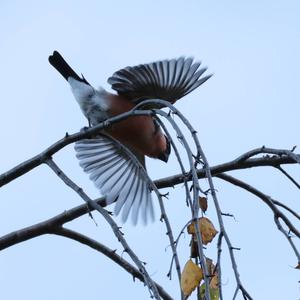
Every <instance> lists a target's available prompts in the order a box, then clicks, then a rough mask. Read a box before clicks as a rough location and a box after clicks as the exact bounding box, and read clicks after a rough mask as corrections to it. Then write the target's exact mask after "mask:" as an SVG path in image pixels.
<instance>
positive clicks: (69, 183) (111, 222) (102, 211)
mask: <svg viewBox="0 0 300 300" xmlns="http://www.w3.org/2000/svg"><path fill="white" fill-rule="evenodd" d="M46 163H47V165H48V166H49V167H50V168H51V169H52V170H53V172H54V173H55V174H56V175H57V176H58V177H59V178H60V179H61V180H62V181H63V182H64V183H65V184H66V185H67V186H69V187H70V188H71V189H72V190H74V191H75V192H76V193H77V194H78V195H79V196H80V197H81V198H82V199H83V200H84V201H85V202H87V203H88V204H89V205H90V206H91V207H93V208H94V209H95V210H97V211H98V212H99V213H100V214H101V215H102V216H103V217H104V219H105V220H106V222H107V223H108V224H109V225H110V227H111V228H112V230H113V233H114V234H115V236H116V238H117V239H118V241H119V242H120V243H121V244H122V246H123V248H124V251H125V252H127V253H128V255H129V256H130V257H131V259H132V260H133V262H134V263H135V264H136V265H137V267H138V268H139V270H140V272H141V273H142V274H143V276H144V279H145V284H146V285H147V286H148V288H149V291H150V293H151V292H153V296H154V297H155V299H160V296H159V293H158V291H157V288H156V286H155V285H154V283H153V281H152V279H151V277H150V276H149V274H148V272H147V270H146V268H145V267H144V265H143V263H142V262H141V261H140V260H139V258H138V257H137V255H136V254H135V253H134V252H133V250H132V249H131V248H130V247H129V245H128V243H127V242H126V240H125V238H124V237H123V234H122V232H121V231H120V229H119V227H118V226H117V224H116V223H115V221H114V220H113V219H112V218H111V216H110V215H109V213H108V212H107V211H106V210H105V209H104V208H102V207H101V206H100V205H98V204H97V203H96V202H94V201H93V200H92V199H90V198H89V196H88V195H87V194H86V193H85V192H84V191H83V190H82V188H80V187H79V186H77V185H76V184H75V183H74V182H73V181H72V180H71V179H70V178H69V177H68V176H67V175H66V174H65V173H64V172H63V171H62V170H61V169H60V168H59V167H58V166H57V165H56V163H55V162H54V161H53V160H52V159H50V158H49V159H47V160H46Z"/></svg>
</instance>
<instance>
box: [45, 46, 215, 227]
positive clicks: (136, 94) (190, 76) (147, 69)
mask: <svg viewBox="0 0 300 300" xmlns="http://www.w3.org/2000/svg"><path fill="white" fill-rule="evenodd" d="M49 62H50V64H51V65H52V66H53V67H54V68H55V69H56V70H57V71H58V72H59V73H60V74H61V75H62V76H63V77H64V78H65V79H66V80H67V81H68V83H69V84H70V86H71V90H72V92H73V95H74V97H75V99H76V100H77V102H78V104H79V106H80V108H81V110H82V112H83V114H84V115H85V117H86V118H87V119H88V121H89V124H90V125H92V126H94V125H97V124H98V123H100V122H103V121H104V120H105V119H107V118H109V117H113V116H116V115H119V114H122V113H124V112H127V111H129V110H130V109H132V108H133V107H134V106H135V105H136V104H138V103H140V102H141V101H143V100H146V99H163V100H166V101H169V102H170V103H172V104H173V103H174V102H176V101H177V100H178V99H180V98H182V97H183V96H185V95H187V94H188V93H190V92H191V91H193V90H194V89H196V88H197V87H199V86H200V85H201V84H202V83H204V82H205V81H206V80H207V79H209V78H210V76H211V75H208V76H203V77H201V75H202V74H203V73H204V72H205V71H206V68H200V69H199V67H200V63H199V62H193V59H192V58H184V57H180V58H178V59H172V60H162V61H158V62H154V63H150V64H143V65H138V66H135V67H126V68H124V69H121V70H119V71H117V72H115V73H114V74H113V75H112V76H111V77H110V78H109V79H108V83H109V84H111V86H112V89H113V90H115V91H116V92H117V93H118V94H111V93H109V92H107V91H105V90H104V89H103V88H99V89H95V88H94V87H92V86H91V85H90V84H89V82H88V81H87V80H86V79H85V78H84V77H83V76H82V77H80V76H78V75H77V74H76V73H75V71H74V70H73V69H72V68H71V67H70V66H69V65H68V64H67V62H66V61H65V60H64V58H63V57H62V56H61V55H60V54H59V53H58V52H57V51H54V52H53V55H51V56H49ZM115 140H117V141H119V142H120V143H121V144H122V145H125V147H124V149H123V148H122V149H120V144H119V143H117V142H116V141H115ZM75 150H76V152H77V153H76V156H77V158H78V159H79V161H80V166H81V167H82V168H83V169H84V171H85V172H87V173H89V174H90V178H91V180H92V181H94V183H95V185H96V186H97V188H99V189H100V190H101V193H102V194H103V195H105V196H106V203H107V204H110V203H112V202H116V205H115V213H116V214H119V212H120V211H121V209H122V220H123V221H124V222H125V221H126V220H127V218H128V215H129V213H130V211H131V216H132V220H133V223H134V224H136V223H137V220H138V216H139V215H141V216H142V219H143V220H144V222H145V223H147V220H148V219H149V218H150V219H153V218H154V211H153V203H152V199H151V189H150V187H149V184H148V181H147V178H146V173H145V155H146V156H149V157H152V158H158V159H160V160H162V161H164V162H167V161H168V157H169V154H170V150H171V149H170V142H169V140H168V138H167V137H166V136H165V135H164V134H163V132H162V130H161V128H160V126H159V125H158V123H157V122H156V121H155V120H154V119H153V118H152V117H151V116H131V117H129V118H127V119H126V120H123V121H121V122H118V123H115V124H113V125H112V126H111V127H109V128H108V129H105V131H104V132H103V134H99V135H98V136H97V137H95V138H92V139H85V140H81V141H79V142H77V143H76V144H75ZM128 151H131V153H133V154H134V155H135V157H136V158H137V159H138V161H139V162H140V164H139V163H137V162H136V160H133V159H132V155H128ZM141 165H142V166H143V168H142V167H141Z"/></svg>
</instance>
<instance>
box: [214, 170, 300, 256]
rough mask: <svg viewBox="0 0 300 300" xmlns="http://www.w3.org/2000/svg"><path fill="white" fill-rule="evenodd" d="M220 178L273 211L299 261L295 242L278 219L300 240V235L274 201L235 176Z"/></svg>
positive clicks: (223, 175)
mask: <svg viewBox="0 0 300 300" xmlns="http://www.w3.org/2000/svg"><path fill="white" fill-rule="evenodd" d="M217 177H218V178H220V179H223V180H225V181H227V182H230V183H232V184H234V185H236V186H239V187H241V188H242V189H244V190H246V191H248V192H250V193H251V194H253V195H255V196H257V197H258V198H260V199H261V200H262V201H263V202H264V203H266V204H267V205H268V206H269V207H270V208H271V210H272V212H273V214H274V221H275V223H276V225H277V227H278V229H279V230H280V231H281V232H282V233H283V234H284V236H285V237H286V238H287V239H288V241H289V243H290V245H291V246H292V249H293V251H294V253H295V255H296V257H297V259H298V261H299V252H298V251H297V249H296V247H295V245H294V243H293V241H292V240H291V239H290V237H289V235H288V234H287V233H286V231H285V230H284V229H283V228H282V226H281V224H280V222H279V221H278V219H279V218H280V219H282V220H283V221H284V223H285V224H286V226H287V227H288V229H289V231H291V232H293V233H294V234H295V235H296V236H297V237H298V238H300V233H299V231H298V230H297V229H296V228H295V227H294V225H293V224H292V223H291V222H290V220H289V219H288V218H287V217H286V216H285V215H284V214H283V213H282V212H281V211H280V210H279V209H278V208H277V206H276V205H275V204H274V200H273V199H272V198H271V197H270V196H268V195H266V194H264V193H263V192H261V191H259V190H258V189H256V188H255V187H253V186H251V185H249V184H248V183H246V182H243V181H242V180H240V179H237V178H235V177H233V176H229V175H227V174H219V175H217Z"/></svg>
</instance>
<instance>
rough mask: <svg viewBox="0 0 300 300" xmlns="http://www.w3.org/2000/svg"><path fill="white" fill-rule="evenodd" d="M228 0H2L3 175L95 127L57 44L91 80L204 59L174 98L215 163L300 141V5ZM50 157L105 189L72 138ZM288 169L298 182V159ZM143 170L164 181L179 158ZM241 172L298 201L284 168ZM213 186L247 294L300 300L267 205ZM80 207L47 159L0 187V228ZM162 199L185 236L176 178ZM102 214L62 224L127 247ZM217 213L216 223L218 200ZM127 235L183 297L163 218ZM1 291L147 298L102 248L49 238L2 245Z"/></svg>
mask: <svg viewBox="0 0 300 300" xmlns="http://www.w3.org/2000/svg"><path fill="white" fill-rule="evenodd" d="M220 2H221V1H209V2H204V1H195V0H194V1H185V2H184V1H176V0H173V1H142V0H139V1H121V0H119V1H47V2H46V1H5V0H4V1H1V4H0V33H1V34H0V36H1V47H0V66H1V72H0V83H1V103H2V108H1V110H0V126H1V128H2V130H1V135H0V137H1V141H2V149H1V160H0V173H2V172H4V171H6V170H8V169H9V168H11V167H13V166H14V165H15V164H17V163H19V162H21V161H23V160H25V159H27V158H30V157H31V156H33V155H35V154H37V153H38V152H40V151H41V150H43V149H44V148H46V147H47V146H49V145H50V144H51V143H53V142H54V141H56V140H58V139H59V138H61V137H62V136H63V135H64V133H65V132H66V131H68V132H75V131H77V130H79V129H80V128H81V127H82V126H84V125H86V121H85V119H84V117H83V116H82V115H81V112H80V110H79V108H78V106H77V104H76V102H75V101H74V99H73V97H72V94H71V93H70V90H69V87H68V85H67V84H66V82H65V81H64V80H63V79H62V78H61V77H60V76H59V75H58V74H57V72H56V71H55V70H53V68H52V67H51V66H50V65H49V64H48V60H47V59H48V56H49V54H50V53H51V52H52V51H53V50H55V49H56V50H59V51H60V52H61V53H62V54H63V55H64V56H65V58H66V59H67V60H68V61H69V62H70V64H71V65H72V66H73V67H74V69H75V70H77V71H78V72H82V73H83V74H84V75H85V77H86V78H87V79H88V80H89V81H90V82H91V83H92V84H94V85H95V86H99V85H102V86H103V87H105V88H109V86H108V84H107V83H106V79H107V78H108V77H109V76H110V75H111V74H112V73H113V72H114V71H116V70H117V69H119V68H122V67H124V66H127V65H134V64H139V63H143V62H150V61H153V60H158V59H163V58H173V57H178V56H181V55H186V56H194V57H195V58H196V59H197V60H202V61H203V63H204V65H206V66H208V68H209V72H212V73H214V76H213V77H212V78H211V79H210V80H209V81H208V82H207V83H206V84H205V85H203V86H202V87H201V88H199V89H198V90H196V91H195V92H193V93H192V94H190V95H188V96H187V97H186V98H185V99H183V100H180V102H178V104H177V107H178V108H179V109H180V110H181V111H182V112H183V113H184V115H185V116H186V117H187V118H189V120H190V121H191V123H192V124H193V125H194V127H195V128H196V129H197V130H198V132H199V139H200V142H201V144H202V146H203V148H204V150H205V152H206V154H207V157H208V159H209V161H210V164H211V165H214V164H217V163H221V162H225V161H228V160H231V159H233V158H235V157H236V156H238V155H240V154H242V153H243V152H245V151H247V150H249V149H252V148H256V147H260V146H262V145H266V146H269V147H278V148H289V149H290V148H291V147H292V146H294V145H297V144H298V145H299V144H300V138H299V112H300V104H299V96H300V91H299V79H300V76H299V69H300V59H299V53H300V43H299V36H300V18H299V15H300V3H299V1H258V0H257V1H248V2H247V3H246V1H223V2H222V3H220ZM208 3H209V4H208ZM54 158H55V160H56V161H57V162H58V163H59V164H60V166H61V167H62V168H63V169H64V170H65V171H66V172H67V174H68V175H70V177H71V178H72V179H73V180H75V181H76V182H77V183H78V184H80V185H81V186H82V187H83V188H84V189H85V191H86V192H87V193H88V194H89V195H91V196H92V197H96V196H98V192H97V190H96V189H95V188H94V186H93V184H92V183H91V182H90V181H89V180H88V178H87V176H86V175H85V174H83V173H82V170H81V169H80V168H79V166H78V162H77V161H76V159H75V157H74V152H73V147H72V146H69V147H67V148H66V149H64V150H63V151H61V152H60V153H59V154H57V155H55V157H54ZM287 169H288V170H290V171H291V173H292V174H293V175H294V176H295V177H296V178H297V179H298V180H300V176H299V168H296V167H295V166H294V167H289V168H287ZM148 170H149V173H150V176H151V177H152V178H153V179H157V178H161V177H164V176H168V175H171V174H173V173H174V172H178V167H177V166H176V164H175V160H174V158H172V159H171V160H170V163H169V164H168V165H163V163H162V162H157V161H153V160H151V161H150V160H149V161H148ZM234 174H236V176H237V177H239V178H241V179H245V180H247V181H248V182H249V183H251V184H253V185H254V186H256V187H257V188H260V189H261V190H262V191H263V192H265V193H267V194H270V195H272V196H273V197H274V198H275V199H278V200H281V201H283V202H286V203H288V204H290V205H291V206H293V207H294V208H295V209H298V210H299V204H298V203H297V201H299V190H297V189H296V187H294V186H292V185H291V184H290V183H289V182H288V181H287V179H285V178H283V177H282V175H281V174H279V173H278V172H276V171H275V170H272V169H267V168H263V169H252V170H248V171H247V172H242V171H240V172H235V173H234ZM202 184H203V183H202ZM215 184H216V188H217V189H218V191H219V192H218V196H219V199H220V202H221V206H222V208H223V211H225V212H229V213H233V214H234V215H235V217H236V221H234V220H233V219H226V220H225V223H226V226H227V228H228V232H229V233H230V236H231V239H232V242H233V244H234V245H235V246H236V247H241V248H242V251H240V252H238V253H236V256H237V260H238V264H239V271H240V275H241V279H242V281H243V282H244V284H245V286H246V287H247V288H248V290H249V292H250V293H251V295H252V296H253V297H254V299H276V300H277V299H278V300H279V299H289V300H290V299H291V300H293V299H295V300H296V299H299V297H300V291H299V285H298V284H297V282H298V280H299V271H298V272H297V271H296V270H294V269H293V267H294V266H295V265H296V259H295V257H294V256H293V253H292V251H291V249H290V248H289V246H288V244H287V241H286V240H285V239H284V238H283V236H282V235H281V233H279V232H278V230H277V229H276V228H275V225H274V224H273V218H272V214H271V213H270V211H269V209H268V208H267V207H266V206H265V205H264V204H262V203H261V201H260V200H258V199H256V198H255V197H253V196H251V195H249V194H247V193H245V192H243V191H240V190H239V189H238V188H235V187H231V186H230V185H228V184H224V183H223V182H221V181H219V180H215ZM80 203H82V200H81V199H80V198H79V197H78V196H77V195H76V194H74V193H73V192H72V191H70V190H69V189H67V188H66V187H65V186H64V185H63V184H62V183H61V182H60V181H59V179H58V178H57V177H56V176H55V175H54V174H52V173H51V172H50V170H48V169H47V168H46V167H45V166H41V167H39V168H37V169H35V170H33V171H31V172H30V173H28V174H27V175H25V176H23V177H22V178H20V179H18V180H16V181H14V182H12V183H10V184H9V185H7V186H5V187H4V188H2V189H1V190H0V235H3V234H5V233H8V232H10V231H13V230H16V229H19V228H22V227H24V226H28V225H31V224H34V223H36V222H38V221H42V220H44V219H45V218H48V217H51V216H53V215H55V214H58V213H60V212H62V211H63V210H66V209H68V208H71V207H73V206H76V205H78V204H80ZM166 206H167V209H168V211H169V212H170V218H171V221H172V224H173V226H174V228H175V235H177V233H178V232H179V230H180V229H181V227H182V226H183V225H184V224H185V223H186V221H187V220H188V217H189V215H188V213H189V210H188V209H186V207H185V205H184V194H183V189H182V188H181V187H180V186H179V187H177V189H176V190H170V200H169V201H167V203H166ZM156 208H158V207H157V204H156ZM158 215H159V212H158V209H157V216H158ZM94 216H95V218H96V219H97V222H98V223H99V226H98V227H95V225H94V223H93V222H92V221H91V220H90V219H89V218H88V217H86V216H85V217H83V218H81V219H79V220H77V221H76V222H73V223H71V224H68V225H67V226H68V227H70V228H74V229H77V230H78V231H80V232H83V233H86V234H88V235H90V236H92V237H94V238H95V239H97V240H99V241H100V242H103V243H105V244H106V245H108V246H109V247H111V248H117V249H121V248H120V245H119V244H118V243H117V242H116V241H115V238H114V237H113V235H112V234H111V231H110V229H109V228H108V226H107V225H105V224H104V223H103V222H102V220H101V218H100V217H99V216H97V214H94ZM208 217H209V218H211V219H212V220H215V214H214V209H213V206H212V205H210V207H209V211H208ZM157 219H158V218H157ZM215 223H217V222H216V221H215ZM297 225H298V226H299V223H298V224H297ZM124 231H125V233H126V235H125V237H126V238H127V239H128V242H129V244H130V245H131V246H132V248H133V249H134V250H135V251H136V252H137V254H138V255H139V257H140V258H141V260H143V261H147V263H148V264H147V267H148V269H149V272H150V274H151V275H152V276H153V278H154V279H155V280H157V281H159V282H161V283H162V284H163V285H164V286H165V288H166V290H167V291H168V292H169V293H170V294H171V295H173V296H174V297H175V298H177V299H178V284H177V280H176V275H175V272H174V274H173V278H174V279H173V281H171V282H170V281H169V280H168V279H167V278H166V274H167V272H168V268H169V263H170V259H171V251H170V248H169V247H167V246H168V240H167V238H166V236H165V228H164V226H163V225H162V224H161V223H160V222H159V221H158V220H157V221H156V222H155V223H154V224H152V225H149V226H147V227H143V226H138V227H133V226H131V225H130V224H126V225H125V226H124ZM188 243H189V238H188V237H187V236H186V237H185V238H184V239H182V241H181V244H180V247H179V250H180V253H179V256H180V260H181V262H182V265H183V264H184V262H185V261H186V260H187V259H188V257H189V249H188ZM215 247H216V243H215V242H214V243H212V244H211V245H210V246H209V249H208V256H210V257H212V258H215V255H216V251H215V250H216V249H215ZM298 247H299V243H298ZM165 249H166V251H165ZM118 253H121V252H120V250H118ZM123 256H124V258H128V257H127V255H126V254H123ZM223 262H224V269H223V275H224V277H223V285H224V287H223V288H224V293H225V299H231V295H232V292H233V290H234V279H233V276H232V273H231V271H230V270H231V269H230V262H229V259H228V255H227V254H226V251H224V257H223ZM95 287H96V288H95ZM0 288H1V299H2V298H3V299H6V300H11V299H12V300H14V299H20V298H22V299H30V300H37V299H44V300H50V299H51V300H62V299H83V298H85V299H120V298H123V299H124V298H125V299H126V298H130V299H148V298H149V297H148V291H147V289H146V288H144V287H143V285H142V284H141V283H139V282H135V283H134V282H133V281H132V278H131V277H130V276H129V275H128V274H127V273H126V272H124V271H123V270H121V269H120V268H119V267H118V266H116V265H115V264H113V263H111V262H110V260H108V259H107V258H106V257H104V256H102V255H101V254H99V253H97V252H95V251H93V250H91V249H89V248H87V247H85V246H82V245H80V244H78V243H75V242H73V241H70V240H66V239H62V238H58V237H54V236H43V237H40V238H37V239H34V240H31V241H28V242H25V243H22V244H19V245H17V246H15V247H11V248H9V249H6V250H4V251H3V252H1V253H0ZM192 299H194V298H192ZM238 299H241V298H238Z"/></svg>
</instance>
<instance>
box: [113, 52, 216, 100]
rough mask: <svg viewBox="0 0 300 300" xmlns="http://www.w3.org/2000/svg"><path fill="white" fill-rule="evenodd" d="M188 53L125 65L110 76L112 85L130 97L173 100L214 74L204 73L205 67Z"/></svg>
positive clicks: (132, 98) (134, 98) (133, 98)
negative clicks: (176, 57) (194, 60)
mask: <svg viewBox="0 0 300 300" xmlns="http://www.w3.org/2000/svg"><path fill="white" fill-rule="evenodd" d="M200 65H201V63H199V62H193V59H192V58H190V57H188V58H185V57H180V58H178V59H171V60H163V61H157V62H153V63H149V64H143V65H138V66H134V67H126V68H124V69H121V70H119V71H117V72H115V73H114V74H113V75H112V76H111V77H110V78H109V79H108V83H109V84H111V86H112V89H114V90H115V91H117V92H118V94H120V95H123V96H125V97H127V98H128V99H129V100H131V101H133V102H135V103H139V102H141V101H143V100H145V99H163V100H167V101H169V102H171V103H174V102H175V101H176V100H178V99H180V98H181V97H183V96H185V95H187V94H188V93H190V92H192V91H193V90H194V89H196V88H197V87H199V86H200V85H201V84H203V83H204V82H205V81H206V80H207V79H209V78H210V77H211V75H207V76H205V77H201V76H202V75H203V73H204V72H205V71H206V68H202V69H199V67H200Z"/></svg>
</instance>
